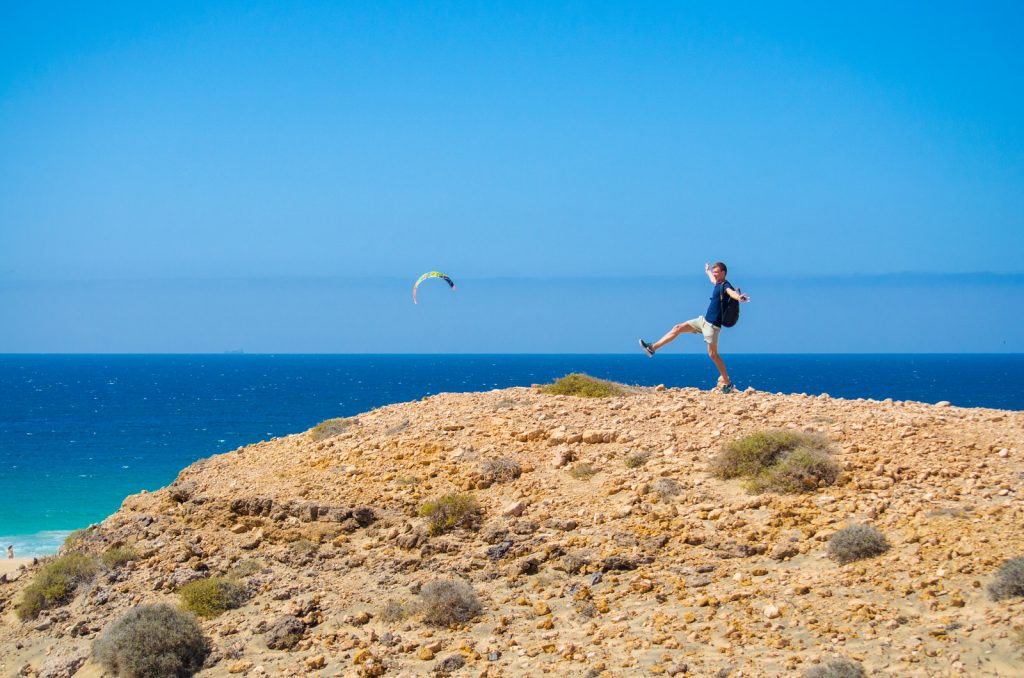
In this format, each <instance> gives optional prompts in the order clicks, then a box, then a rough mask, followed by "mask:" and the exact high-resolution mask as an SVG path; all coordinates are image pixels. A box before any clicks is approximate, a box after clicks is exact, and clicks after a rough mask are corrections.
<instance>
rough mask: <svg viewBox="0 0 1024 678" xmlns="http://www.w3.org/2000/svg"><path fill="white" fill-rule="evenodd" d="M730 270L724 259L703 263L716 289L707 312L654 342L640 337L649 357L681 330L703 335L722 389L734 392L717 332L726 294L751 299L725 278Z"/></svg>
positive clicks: (734, 297) (719, 327) (725, 391)
mask: <svg viewBox="0 0 1024 678" xmlns="http://www.w3.org/2000/svg"><path fill="white" fill-rule="evenodd" d="M728 271H729V269H728V268H727V267H726V265H725V264H724V263H723V262H721V261H717V262H715V265H714V266H711V265H710V264H704V272H705V273H706V274H707V276H708V278H709V279H710V280H711V283H712V284H713V285H714V286H715V289H714V291H713V292H712V293H711V303H710V304H708V310H707V311H705V312H704V315H699V316H697V317H696V318H694V319H693V320H687V321H686V322H685V323H680V324H678V325H675V326H674V327H673V328H672V329H670V330H669V331H668V333H667V334H666V335H665V336H664V337H662V338H661V339H659V340H658V341H656V342H654V343H653V344H648V343H647V342H646V341H644V340H643V339H641V340H640V348H642V349H643V350H644V353H646V354H647V357H648V358H653V357H654V353H655V351H657V350H658V349H659V348H661V347H662V346H664V345H665V344H667V343H669V342H670V341H672V340H673V339H675V338H676V337H678V336H679V335H680V334H683V333H686V332H690V333H693V334H702V335H704V342H705V343H706V344H707V345H708V355H709V356H711V360H712V362H714V363H715V367H717V368H718V372H719V374H721V375H722V376H720V377H719V378H718V385H719V386H720V387H721V388H722V393H732V392H733V391H735V390H736V387H735V386H733V384H732V380H731V379H729V372H728V371H727V370H726V369H725V362H724V361H723V360H722V356H720V355H718V335H719V334H720V333H721V331H722V314H723V311H724V308H725V304H724V298H725V295H728V296H729V297H730V298H732V299H735V300H736V301H741V302H748V301H750V297H748V296H747V295H746V294H740V292H739V290H737V289H735V288H734V287H733V286H732V283H730V282H729V281H728V280H726V279H725V274H726V273H728Z"/></svg>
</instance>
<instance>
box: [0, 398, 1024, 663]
mask: <svg viewBox="0 0 1024 678" xmlns="http://www.w3.org/2000/svg"><path fill="white" fill-rule="evenodd" d="M770 429H781V430H794V431H808V432H816V433H818V434H821V435H823V436H825V437H826V438H827V439H828V440H829V441H830V442H831V444H832V447H833V450H834V455H835V459H836V460H837V461H838V463H839V465H840V466H841V468H842V474H841V475H840V477H839V478H838V480H837V482H836V483H835V484H833V485H831V486H828V487H818V488H816V489H813V490H812V491H809V492H806V493H802V494H772V493H764V494H756V495H755V494H749V493H748V492H747V490H746V489H744V485H743V483H742V482H741V481H739V480H721V479H718V478H716V477H714V476H713V475H712V474H710V473H709V471H708V469H709V461H710V460H711V459H712V458H713V457H714V456H715V455H716V454H717V453H718V452H719V450H720V449H721V447H722V444H723V442H725V441H728V440H732V439H735V438H739V437H741V436H744V435H746V434H749V433H752V432H756V431H763V430H770ZM1022 484H1024V413H1022V412H1008V411H999V410H988V409H963V408H958V407H951V406H949V404H948V403H939V404H937V405H931V404H924V403H918V402H892V401H884V402H878V401H865V400H843V399H838V398H830V397H829V396H827V395H821V396H806V395H781V394H771V393H764V392H757V391H753V390H748V391H747V392H744V393H736V394H729V395H725V394H720V393H708V392H702V391H698V390H695V389H664V388H661V387H659V388H656V389H636V390H633V391H631V392H630V393H628V394H626V395H622V396H618V397H613V398H578V397H572V396H559V395H546V394H544V393H542V392H540V391H539V390H538V389H536V388H532V389H531V388H513V389H505V390H499V391H492V392H488V393H462V394H455V393H446V394H441V395H437V396H433V397H429V398H424V399H423V400H422V401H417V402H410V403H404V404H399V405H392V406H388V407H382V408H380V409H376V410H373V411H370V412H366V413H364V414H360V415H358V416H357V417H353V418H351V419H348V420H335V421H332V422H328V423H326V424H325V425H323V426H321V427H319V428H318V429H314V430H311V431H307V432H304V433H298V434H295V435H291V436H287V437H283V438H276V439H273V440H269V441H265V442H261V443H258V444H254V445H249V446H247V447H243V448H239V449H237V450H234V451H232V452H229V453H226V454H221V455H217V456H213V457H211V458H209V459H205V460H203V461H200V462H197V463H196V464H193V465H192V466H190V467H189V468H187V469H185V470H184V471H182V472H181V474H180V475H179V476H178V478H177V479H176V480H175V482H174V483H172V484H171V485H170V486H169V487H167V488H164V489H161V490H159V491H156V492H152V493H146V492H143V493H141V494H138V495H134V496H130V497H128V498H127V499H125V501H124V503H123V505H122V506H121V508H120V510H118V511H117V513H115V514H113V515H112V516H110V517H109V518H107V519H106V520H104V521H103V522H102V523H101V524H99V525H97V526H94V527H93V528H90V529H89V530H87V531H84V532H83V533H81V534H76V535H74V538H73V539H71V540H70V543H69V544H68V545H66V546H65V551H68V552H70V551H74V552H80V553H87V554H92V555H95V556H99V555H100V554H103V553H106V552H108V551H109V550H110V549H111V548H112V547H120V548H122V549H123V550H125V551H130V552H131V553H133V554H134V556H133V557H134V559H126V562H124V563H123V564H122V563H118V564H116V565H112V566H110V567H107V568H101V569H100V570H99V572H98V573H97V574H96V576H95V578H94V579H93V580H92V581H90V582H88V583H83V584H81V585H80V586H79V587H78V588H77V589H76V591H75V593H74V595H73V598H71V599H70V600H68V601H67V602H65V603H64V604H61V605H57V606H53V607H49V608H47V609H43V610H42V611H41V612H40V613H39V614H38V616H36V617H34V618H28V619H25V620H22V619H20V618H19V616H18V615H17V614H16V612H15V608H16V605H17V604H18V601H19V597H20V596H21V595H22V593H23V591H24V590H25V588H26V587H27V586H28V585H29V583H30V582H31V581H32V579H33V577H34V576H35V575H36V573H37V572H38V570H39V569H40V567H41V566H42V565H38V566H34V567H32V568H29V569H28V570H27V571H23V572H21V573H20V576H15V577H10V578H9V579H13V581H6V582H4V583H0V615H2V625H0V671H2V674H3V675H5V676H6V675H36V676H65V675H67V676H69V675H75V676H79V677H88V676H100V675H104V669H103V667H102V666H101V665H100V664H99V662H98V661H97V660H96V659H95V658H92V657H91V656H90V651H91V648H92V644H93V641H94V639H96V638H97V637H100V636H101V635H103V633H104V631H105V629H107V628H108V626H109V625H110V624H111V623H112V622H113V621H114V620H116V619H118V618H119V617H121V616H122V615H124V614H125V613H126V612H127V611H128V610H130V609H132V608H133V607H135V606H138V605H140V604H145V603H157V602H169V603H172V604H174V605H178V604H179V601H180V597H179V594H178V593H177V592H178V590H179V589H180V587H182V586H183V585H185V584H187V583H189V582H192V581H196V580H203V579H206V578H209V577H211V576H228V577H230V578H232V579H233V580H234V581H237V582H239V584H240V586H241V587H242V588H243V589H244V594H245V595H244V600H243V601H242V602H240V607H237V608H235V609H229V610H227V611H226V612H224V613H223V614H220V615H219V616H215V617H212V618H209V619H203V620H201V627H202V631H203V634H204V635H205V636H206V637H207V638H208V639H209V644H210V648H211V651H210V653H209V656H207V657H206V660H205V668H204V669H203V670H202V672H201V674H200V675H204V676H205V675H209V676H222V675H242V676H259V675H271V676H288V675H322V676H364V675H388V676H423V675H434V674H451V675H464V676H523V675H532V676H539V675H542V674H556V675H561V676H646V675H685V676H726V675H728V676H777V675H796V676H799V675H802V674H804V673H806V672H808V671H809V670H813V668H814V667H816V666H818V667H824V666H825V665H827V664H828V663H829V662H830V661H832V660H834V659H836V658H839V657H843V658H847V659H849V660H851V661H853V662H857V663H860V664H861V665H863V667H864V668H865V669H866V671H867V672H868V674H869V675H875V674H880V675H893V676H1021V675H1024V656H1022V651H1024V631H1022V627H1024V599H1022V598H1008V599H1006V600H1000V601H993V600H992V598H991V597H990V596H989V595H988V592H987V587H988V586H989V583H990V582H991V581H992V579H993V576H994V574H995V573H996V571H997V569H998V568H999V567H1000V565H1002V564H1003V563H1004V562H1005V561H1006V560H1008V559H1011V558H1015V557H1018V556H1021V555H1024V495H1022ZM449 495H455V496H456V497H458V501H457V502H456V504H457V505H455V506H454V508H453V509H452V510H453V511H454V513H452V514H451V515H450V516H449V518H450V520H448V521H447V522H437V520H436V519H437V516H438V514H435V515H434V519H435V522H434V523H431V517H430V516H424V515H422V513H423V507H424V506H425V505H431V504H430V502H431V501H434V502H435V503H434V504H433V506H434V507H435V508H436V507H437V506H439V505H441V504H443V503H444V502H441V504H438V503H437V502H436V500H438V499H440V498H442V497H445V496H449ZM458 502H462V504H459V503H458ZM449 508H452V507H451V506H449ZM460 511H464V512H461V513H460ZM442 515H443V514H442ZM858 524H870V525H873V526H874V527H876V528H878V529H879V530H880V531H881V532H882V533H883V534H884V535H885V538H886V539H887V540H888V542H889V544H890V548H889V550H887V551H886V552H884V553H882V554H881V555H878V556H876V557H872V558H867V559H863V560H856V561H854V562H850V563H847V564H839V563H838V562H836V560H834V559H833V558H830V557H829V540H830V537H831V536H832V535H833V534H834V533H835V532H836V531H838V530H840V529H842V528H844V527H846V526H850V525H858ZM432 525H433V529H431V526H432ZM435 580H447V581H461V582H465V583H466V584H468V585H469V587H471V591H470V593H469V594H466V593H465V591H464V590H462V589H460V591H462V593H460V594H459V595H462V596H465V595H475V596H477V597H478V599H479V605H480V607H479V610H470V612H469V614H468V615H467V616H468V617H469V618H466V619H464V620H460V619H459V618H458V617H459V615H457V614H456V615H454V616H453V618H452V619H449V620H447V621H453V623H447V621H446V620H445V612H446V611H447V612H451V611H452V610H446V609H440V610H438V609H434V610H430V609H428V608H429V605H430V604H431V602H430V601H425V600H424V592H425V591H427V590H428V589H429V588H430V585H431V583H432V582H434V581H435ZM453 600H454V602H453ZM453 600H448V602H444V601H443V600H442V602H441V603H440V604H441V605H442V608H443V607H444V606H445V605H448V604H451V605H453V606H454V607H453V609H454V608H457V607H458V604H459V603H460V602H465V601H460V600H459V599H458V596H456V598H455V599H453ZM433 604H435V605H437V604H438V602H437V601H436V600H435V601H433ZM431 613H433V614H434V615H435V616H436V615H437V613H440V619H441V620H442V621H441V622H440V623H438V622H437V621H436V620H435V623H430V614H431ZM843 675H846V674H843Z"/></svg>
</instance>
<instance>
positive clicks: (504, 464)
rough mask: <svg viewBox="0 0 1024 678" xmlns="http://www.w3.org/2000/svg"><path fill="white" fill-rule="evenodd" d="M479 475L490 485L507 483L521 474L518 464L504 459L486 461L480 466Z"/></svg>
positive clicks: (521, 469) (497, 458)
mask: <svg viewBox="0 0 1024 678" xmlns="http://www.w3.org/2000/svg"><path fill="white" fill-rule="evenodd" d="M479 473H480V475H481V476H482V477H483V478H484V479H485V480H487V481H489V482H491V483H508V482H511V481H513V480H515V479H516V478H518V477H519V476H521V475H522V474H523V468H522V467H521V466H520V465H519V463H518V462H516V461H514V460H512V459H507V458H505V457H496V458H493V459H486V460H484V462H483V463H482V464H481V465H480V468H479Z"/></svg>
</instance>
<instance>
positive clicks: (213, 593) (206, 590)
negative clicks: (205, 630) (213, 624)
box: [178, 577, 246, 619]
mask: <svg viewBox="0 0 1024 678" xmlns="http://www.w3.org/2000/svg"><path fill="white" fill-rule="evenodd" d="M178 595H179V596H181V606H182V607H183V608H184V609H186V610H188V611H189V612H193V613H195V614H196V615H198V616H200V617H205V618H207V619H210V618H213V617H216V616H218V615H220V614H223V613H224V612H226V611H227V610H233V609H235V608H237V607H241V605H242V603H244V602H245V597H246V594H245V588H244V587H243V586H242V585H241V584H239V583H238V582H237V581H235V580H234V579H228V578H226V577H210V578H209V579H200V580H198V581H194V582H189V583H188V584H185V585H184V586H182V587H181V588H180V589H178Z"/></svg>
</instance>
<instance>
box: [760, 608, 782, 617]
mask: <svg viewBox="0 0 1024 678" xmlns="http://www.w3.org/2000/svg"><path fill="white" fill-rule="evenodd" d="M764 616H766V617H768V618H769V619H778V618H779V617H781V616H782V611H781V610H780V609H779V608H778V606H776V605H766V606H765V608H764Z"/></svg>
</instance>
